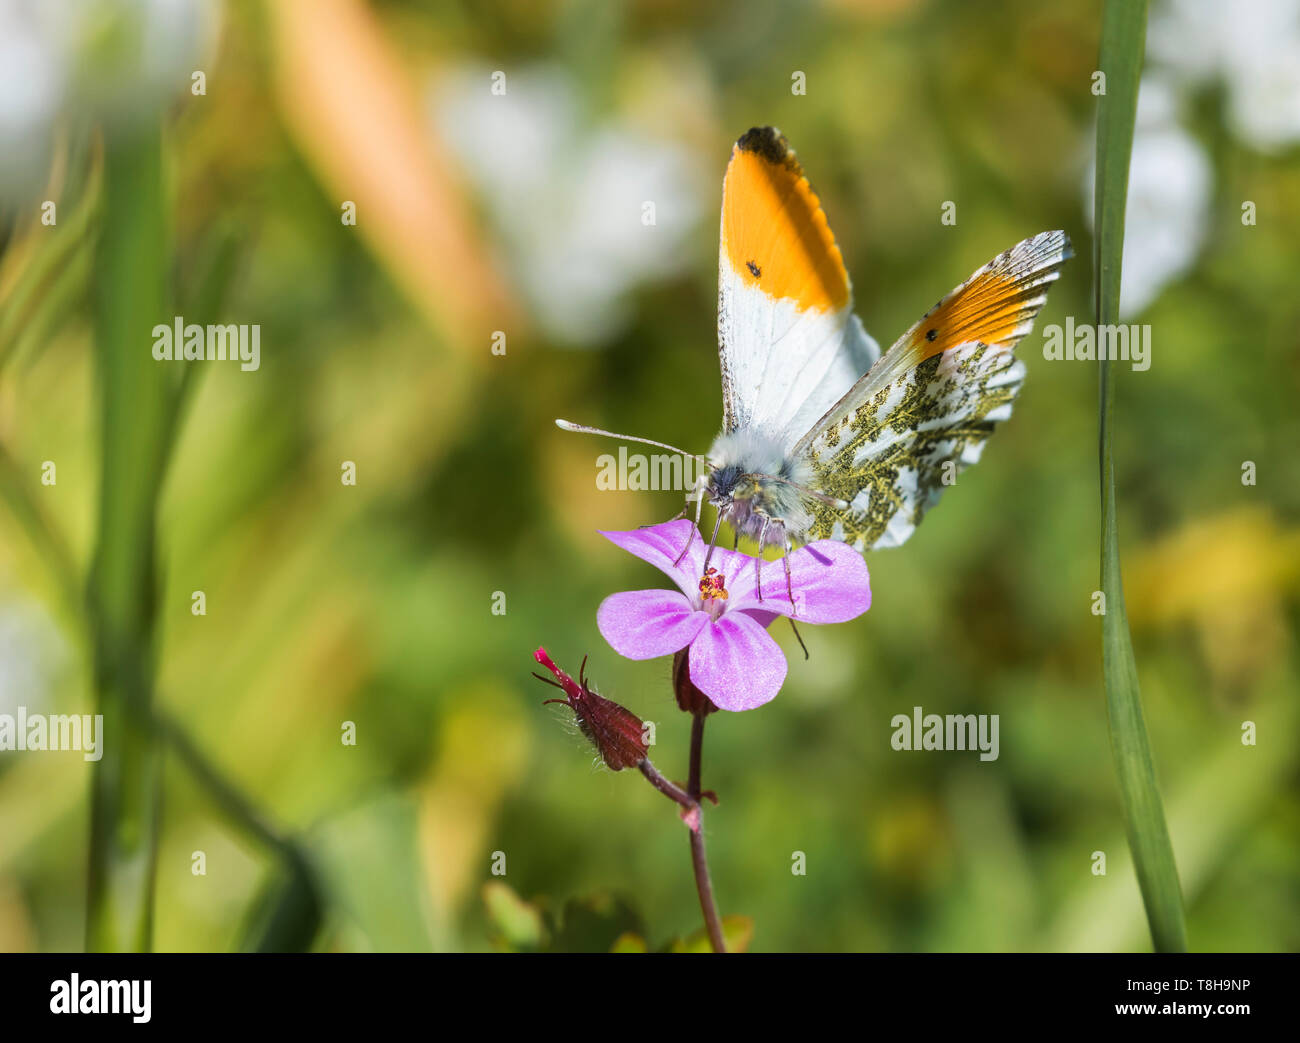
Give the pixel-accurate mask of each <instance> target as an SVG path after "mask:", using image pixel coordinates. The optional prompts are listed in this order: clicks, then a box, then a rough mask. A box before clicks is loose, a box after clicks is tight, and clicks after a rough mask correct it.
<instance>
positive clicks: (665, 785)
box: [637, 757, 700, 812]
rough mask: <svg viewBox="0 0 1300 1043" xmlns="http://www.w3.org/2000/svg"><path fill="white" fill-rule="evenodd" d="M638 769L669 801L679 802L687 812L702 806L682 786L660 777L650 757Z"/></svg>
mask: <svg viewBox="0 0 1300 1043" xmlns="http://www.w3.org/2000/svg"><path fill="white" fill-rule="evenodd" d="M637 767H638V768H640V769H641V774H642V775H644V776H645V777H646V778H647V779H649V780H650V785H652V786H653V787H654V788H655V789H657V790H658V791H659V792H660V793H662V794H663V795H664V796H665V797H667V798H668V799H669V800H675V801H677V803H678V804H680V805H681V806H682V808H683V809H684V810H685V811H688V812H690V811H694V810H695V809H696V808H698V807H699V806H700V805H699V801H697V800H694V799H692V797H691V795H690V794H689V793H687V792H686V791H685V790H684V789H682V788H681V786H678V785H677V784H676V783H673V782H669V781H668V780H667V779H666V778H664V777H663V776H662V775H660V774H659V769H658V768H656V767H655V766H654V765H653V764H651V763H650V758H649V757H647V758H645V760H643V761H642V762H641V763H640V764H638V765H637Z"/></svg>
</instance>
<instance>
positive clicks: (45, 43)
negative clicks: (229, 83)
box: [0, 0, 218, 202]
mask: <svg viewBox="0 0 1300 1043" xmlns="http://www.w3.org/2000/svg"><path fill="white" fill-rule="evenodd" d="M217 20H218V8H217V4H216V0H0V201H9V202H18V201H21V200H26V199H28V198H30V197H31V195H32V193H34V192H36V191H37V190H39V189H40V188H41V186H42V185H43V183H44V180H45V176H46V174H47V172H48V170H49V164H50V158H51V155H52V152H53V142H54V134H55V128H56V127H57V125H58V122H59V119H60V117H62V116H68V117H71V118H72V119H73V120H75V121H77V122H79V123H84V122H86V121H94V120H99V119H106V120H109V121H112V122H124V121H131V120H135V119H156V118H157V116H158V113H159V112H160V111H161V110H162V109H163V107H164V106H166V105H168V104H170V103H171V102H172V101H174V100H175V99H176V98H177V97H178V96H179V95H181V94H183V93H184V92H185V91H186V90H187V89H188V88H189V86H190V82H191V80H190V77H191V75H192V73H193V72H194V71H195V70H196V69H199V68H200V62H201V61H202V56H203V55H204V53H205V52H206V51H207V50H208V49H209V48H210V46H211V44H212V42H213V41H214V40H215V38H216V29H217Z"/></svg>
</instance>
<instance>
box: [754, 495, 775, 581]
mask: <svg viewBox="0 0 1300 1043" xmlns="http://www.w3.org/2000/svg"><path fill="white" fill-rule="evenodd" d="M771 521H772V519H771V518H768V517H767V516H766V515H764V517H763V527H762V528H761V529H759V530H758V556H757V557H756V558H754V585H755V586H756V587H757V588H758V600H759V601H762V600H763V548H764V547H766V546H767V527H768V525H769V524H770V523H771Z"/></svg>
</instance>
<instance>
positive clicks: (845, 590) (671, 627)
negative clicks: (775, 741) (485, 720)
mask: <svg viewBox="0 0 1300 1043" xmlns="http://www.w3.org/2000/svg"><path fill="white" fill-rule="evenodd" d="M601 535H602V536H604V537H606V538H607V539H608V540H610V541H611V542H612V543H615V544H617V545H618V546H620V547H622V548H623V549H624V550H625V551H628V552H629V553H630V554H635V555H636V556H637V557H638V558H640V559H641V560H643V561H648V562H649V563H650V564H651V565H654V566H655V567H656V568H658V569H660V570H662V571H663V572H666V573H667V574H668V575H669V576H670V577H671V578H672V579H673V581H674V582H675V583H676V584H677V586H678V587H679V588H681V589H680V591H676V590H632V591H625V592H623V593H619V594H611V595H610V596H609V597H607V598H606V599H605V600H604V601H603V602H601V605H600V609H599V610H598V611H597V613H596V624H597V626H599V627H600V632H601V634H603V635H604V637H605V640H606V641H608V642H609V643H610V645H611V646H612V647H613V649H614V651H616V652H617V653H618V654H619V655H621V656H626V657H627V658H628V659H654V658H655V657H657V656H663V655H671V654H672V653H674V652H677V651H680V650H681V649H683V648H687V647H688V646H689V648H690V652H689V659H690V678H691V681H692V682H694V684H695V686H696V687H697V688H699V689H700V691H702V692H703V693H704V694H705V695H707V696H708V697H709V698H710V699H712V700H713V702H714V703H716V704H717V705H718V706H719V707H720V708H721V709H723V710H752V709H753V708H754V707H756V706H762V705H763V704H764V703H766V702H768V701H769V700H771V699H772V698H773V697H774V696H775V695H776V693H777V692H779V691H780V690H781V685H782V683H783V682H784V681H785V674H786V662H785V655H784V654H783V653H782V652H781V649H780V647H779V646H778V645H777V643H776V642H775V641H773V640H772V637H771V636H770V635H769V634H768V632H767V627H768V625H769V624H770V623H771V622H772V621H773V620H774V619H776V617H777V616H793V617H794V618H795V619H796V620H798V621H799V622H800V623H844V622H846V621H848V620H850V619H853V618H855V617H856V616H860V615H862V613H863V612H865V611H866V610H867V609H869V608H870V607H871V585H870V582H869V577H868V575H867V563H866V562H865V561H863V560H862V555H861V554H860V553H858V552H857V551H855V550H854V549H853V548H852V547H849V546H848V545H846V544H843V543H839V542H838V541H836V540H818V541H817V542H816V543H810V544H809V545H808V546H806V547H801V548H800V549H799V550H797V551H795V552H794V553H793V554H791V555H790V584H789V588H790V591H792V592H793V594H794V601H793V604H792V603H791V600H790V592H788V591H787V587H786V576H785V566H784V565H783V564H782V563H781V562H779V561H767V562H763V563H762V589H763V599H762V600H761V601H760V600H759V597H758V584H757V579H756V577H757V576H758V571H757V569H758V559H757V558H752V557H750V556H749V555H747V554H739V553H737V552H736V551H730V550H726V549H724V548H722V547H715V548H714V550H713V556H712V557H711V558H710V559H709V569H710V571H709V572H708V574H707V575H706V574H705V570H704V558H705V554H706V553H707V551H708V546H707V545H706V544H705V542H704V540H703V539H702V538H701V537H700V534H699V532H698V531H697V530H696V528H695V526H694V524H692V523H691V522H690V521H688V520H683V521H674V522H666V523H664V524H663V525H654V526H651V527H649V528H645V529H634V530H633V531H631V532H603V533H601ZM688 539H689V540H690V545H689V547H687V550H686V553H685V554H682V548H683V547H686V546H687V540H688ZM679 555H681V561H680V563H678V564H674V562H676V561H677V558H678V556H679Z"/></svg>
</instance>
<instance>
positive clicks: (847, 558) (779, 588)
mask: <svg viewBox="0 0 1300 1043" xmlns="http://www.w3.org/2000/svg"><path fill="white" fill-rule="evenodd" d="M762 568H763V572H762V580H763V600H762V601H760V600H759V599H758V589H757V586H756V584H755V579H754V575H755V570H754V568H753V565H752V564H751V566H750V567H749V568H746V569H743V570H742V571H741V572H740V573H739V575H738V576H737V577H736V578H735V579H733V578H732V577H730V576H728V577H727V589H728V591H729V592H730V594H731V597H730V600H729V601H728V602H727V611H728V612H737V611H739V612H755V613H756V614H757V613H762V614H763V615H760V616H759V618H760V619H764V618H765V617H766V616H767V614H769V613H773V612H775V613H778V614H779V615H782V616H794V618H795V619H797V620H800V621H801V622H804V623H845V622H847V621H848V620H850V619H854V618H855V617H857V616H860V615H862V613H863V612H865V611H867V609H869V608H870V607H871V578H870V576H869V575H868V573H867V563H866V562H865V561H864V560H863V559H862V555H861V554H860V553H859V552H858V551H855V550H854V549H853V548H852V547H850V546H849V545H848V544H847V543H840V542H839V541H838V540H818V541H817V542H816V543H810V544H808V546H806V547H800V548H799V549H798V550H797V551H795V552H794V553H793V554H791V555H790V581H789V587H788V588H787V584H786V578H785V565H784V564H783V563H782V562H781V561H765V562H763V566H762ZM791 589H792V590H793V591H794V604H793V606H792V605H791V603H790V594H789V590H791ZM768 621H769V622H770V620H768Z"/></svg>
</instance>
